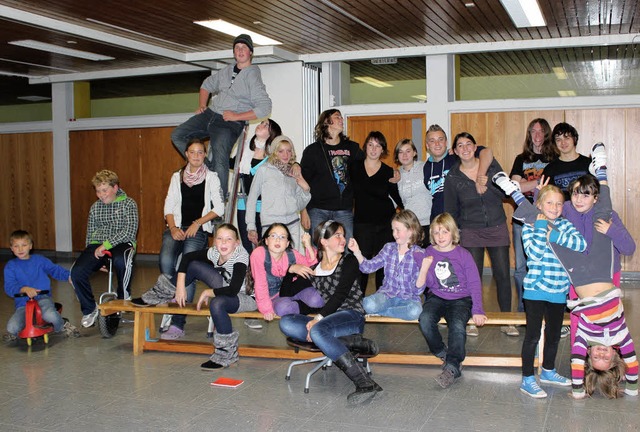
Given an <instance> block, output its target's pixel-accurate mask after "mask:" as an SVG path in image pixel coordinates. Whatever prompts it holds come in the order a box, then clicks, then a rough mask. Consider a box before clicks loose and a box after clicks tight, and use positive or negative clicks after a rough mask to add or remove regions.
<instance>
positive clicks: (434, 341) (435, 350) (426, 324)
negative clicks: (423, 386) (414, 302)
mask: <svg viewBox="0 0 640 432" xmlns="http://www.w3.org/2000/svg"><path fill="white" fill-rule="evenodd" d="M444 303H445V300H444V299H442V298H440V297H438V296H437V295H435V294H432V293H430V292H428V293H427V298H426V300H425V301H424V305H423V306H422V313H421V314H420V318H419V323H420V331H422V335H423V336H424V338H425V340H426V341H427V345H428V346H429V350H430V351H431V353H432V354H433V355H434V356H436V357H438V358H439V359H441V360H442V361H444V360H445V357H446V355H447V346H446V345H445V344H444V342H443V341H442V335H441V334H440V330H438V321H440V318H441V317H443V316H444V309H445V305H444ZM465 333H466V332H465Z"/></svg>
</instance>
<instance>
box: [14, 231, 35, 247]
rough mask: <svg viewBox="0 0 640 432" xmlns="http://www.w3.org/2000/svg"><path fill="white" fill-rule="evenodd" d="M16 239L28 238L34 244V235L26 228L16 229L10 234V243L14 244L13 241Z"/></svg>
mask: <svg viewBox="0 0 640 432" xmlns="http://www.w3.org/2000/svg"><path fill="white" fill-rule="evenodd" d="M16 240H26V241H28V242H29V243H30V244H31V245H32V246H33V237H32V236H31V234H30V233H29V231H25V230H15V231H14V232H12V233H11V235H10V236H9V245H13V242H14V241H16Z"/></svg>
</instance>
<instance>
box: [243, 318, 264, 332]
mask: <svg viewBox="0 0 640 432" xmlns="http://www.w3.org/2000/svg"><path fill="white" fill-rule="evenodd" d="M244 325H246V326H247V327H249V328H250V329H254V330H260V329H261V328H262V323H261V322H260V321H259V320H257V319H245V320H244Z"/></svg>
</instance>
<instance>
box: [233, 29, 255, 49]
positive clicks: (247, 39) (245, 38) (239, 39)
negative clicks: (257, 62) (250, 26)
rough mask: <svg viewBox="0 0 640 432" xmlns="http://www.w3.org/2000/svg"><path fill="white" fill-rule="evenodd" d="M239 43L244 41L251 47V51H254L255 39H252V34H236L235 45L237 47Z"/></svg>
mask: <svg viewBox="0 0 640 432" xmlns="http://www.w3.org/2000/svg"><path fill="white" fill-rule="evenodd" d="M237 43H243V44H245V45H246V46H248V47H249V51H251V52H253V41H252V40H251V36H249V35H248V34H244V33H243V34H241V35H238V36H236V38H235V39H234V40H233V47H234V48H235V47H236V44H237Z"/></svg>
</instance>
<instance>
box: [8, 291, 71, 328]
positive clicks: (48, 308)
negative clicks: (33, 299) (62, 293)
mask: <svg viewBox="0 0 640 432" xmlns="http://www.w3.org/2000/svg"><path fill="white" fill-rule="evenodd" d="M37 301H38V306H40V311H41V312H42V319H43V320H44V321H45V322H48V323H51V324H53V331H55V332H59V331H60V330H62V326H64V320H63V319H62V317H61V316H60V314H59V313H58V311H57V310H56V305H55V303H54V302H53V300H52V299H51V297H42V298H39V299H38V300H37ZM25 309H26V306H20V307H19V308H17V309H16V311H15V312H14V313H13V315H12V316H11V318H9V322H7V332H8V333H10V334H12V335H14V336H17V335H18V333H19V332H20V331H22V329H24V326H25V316H24V311H25Z"/></svg>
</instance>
